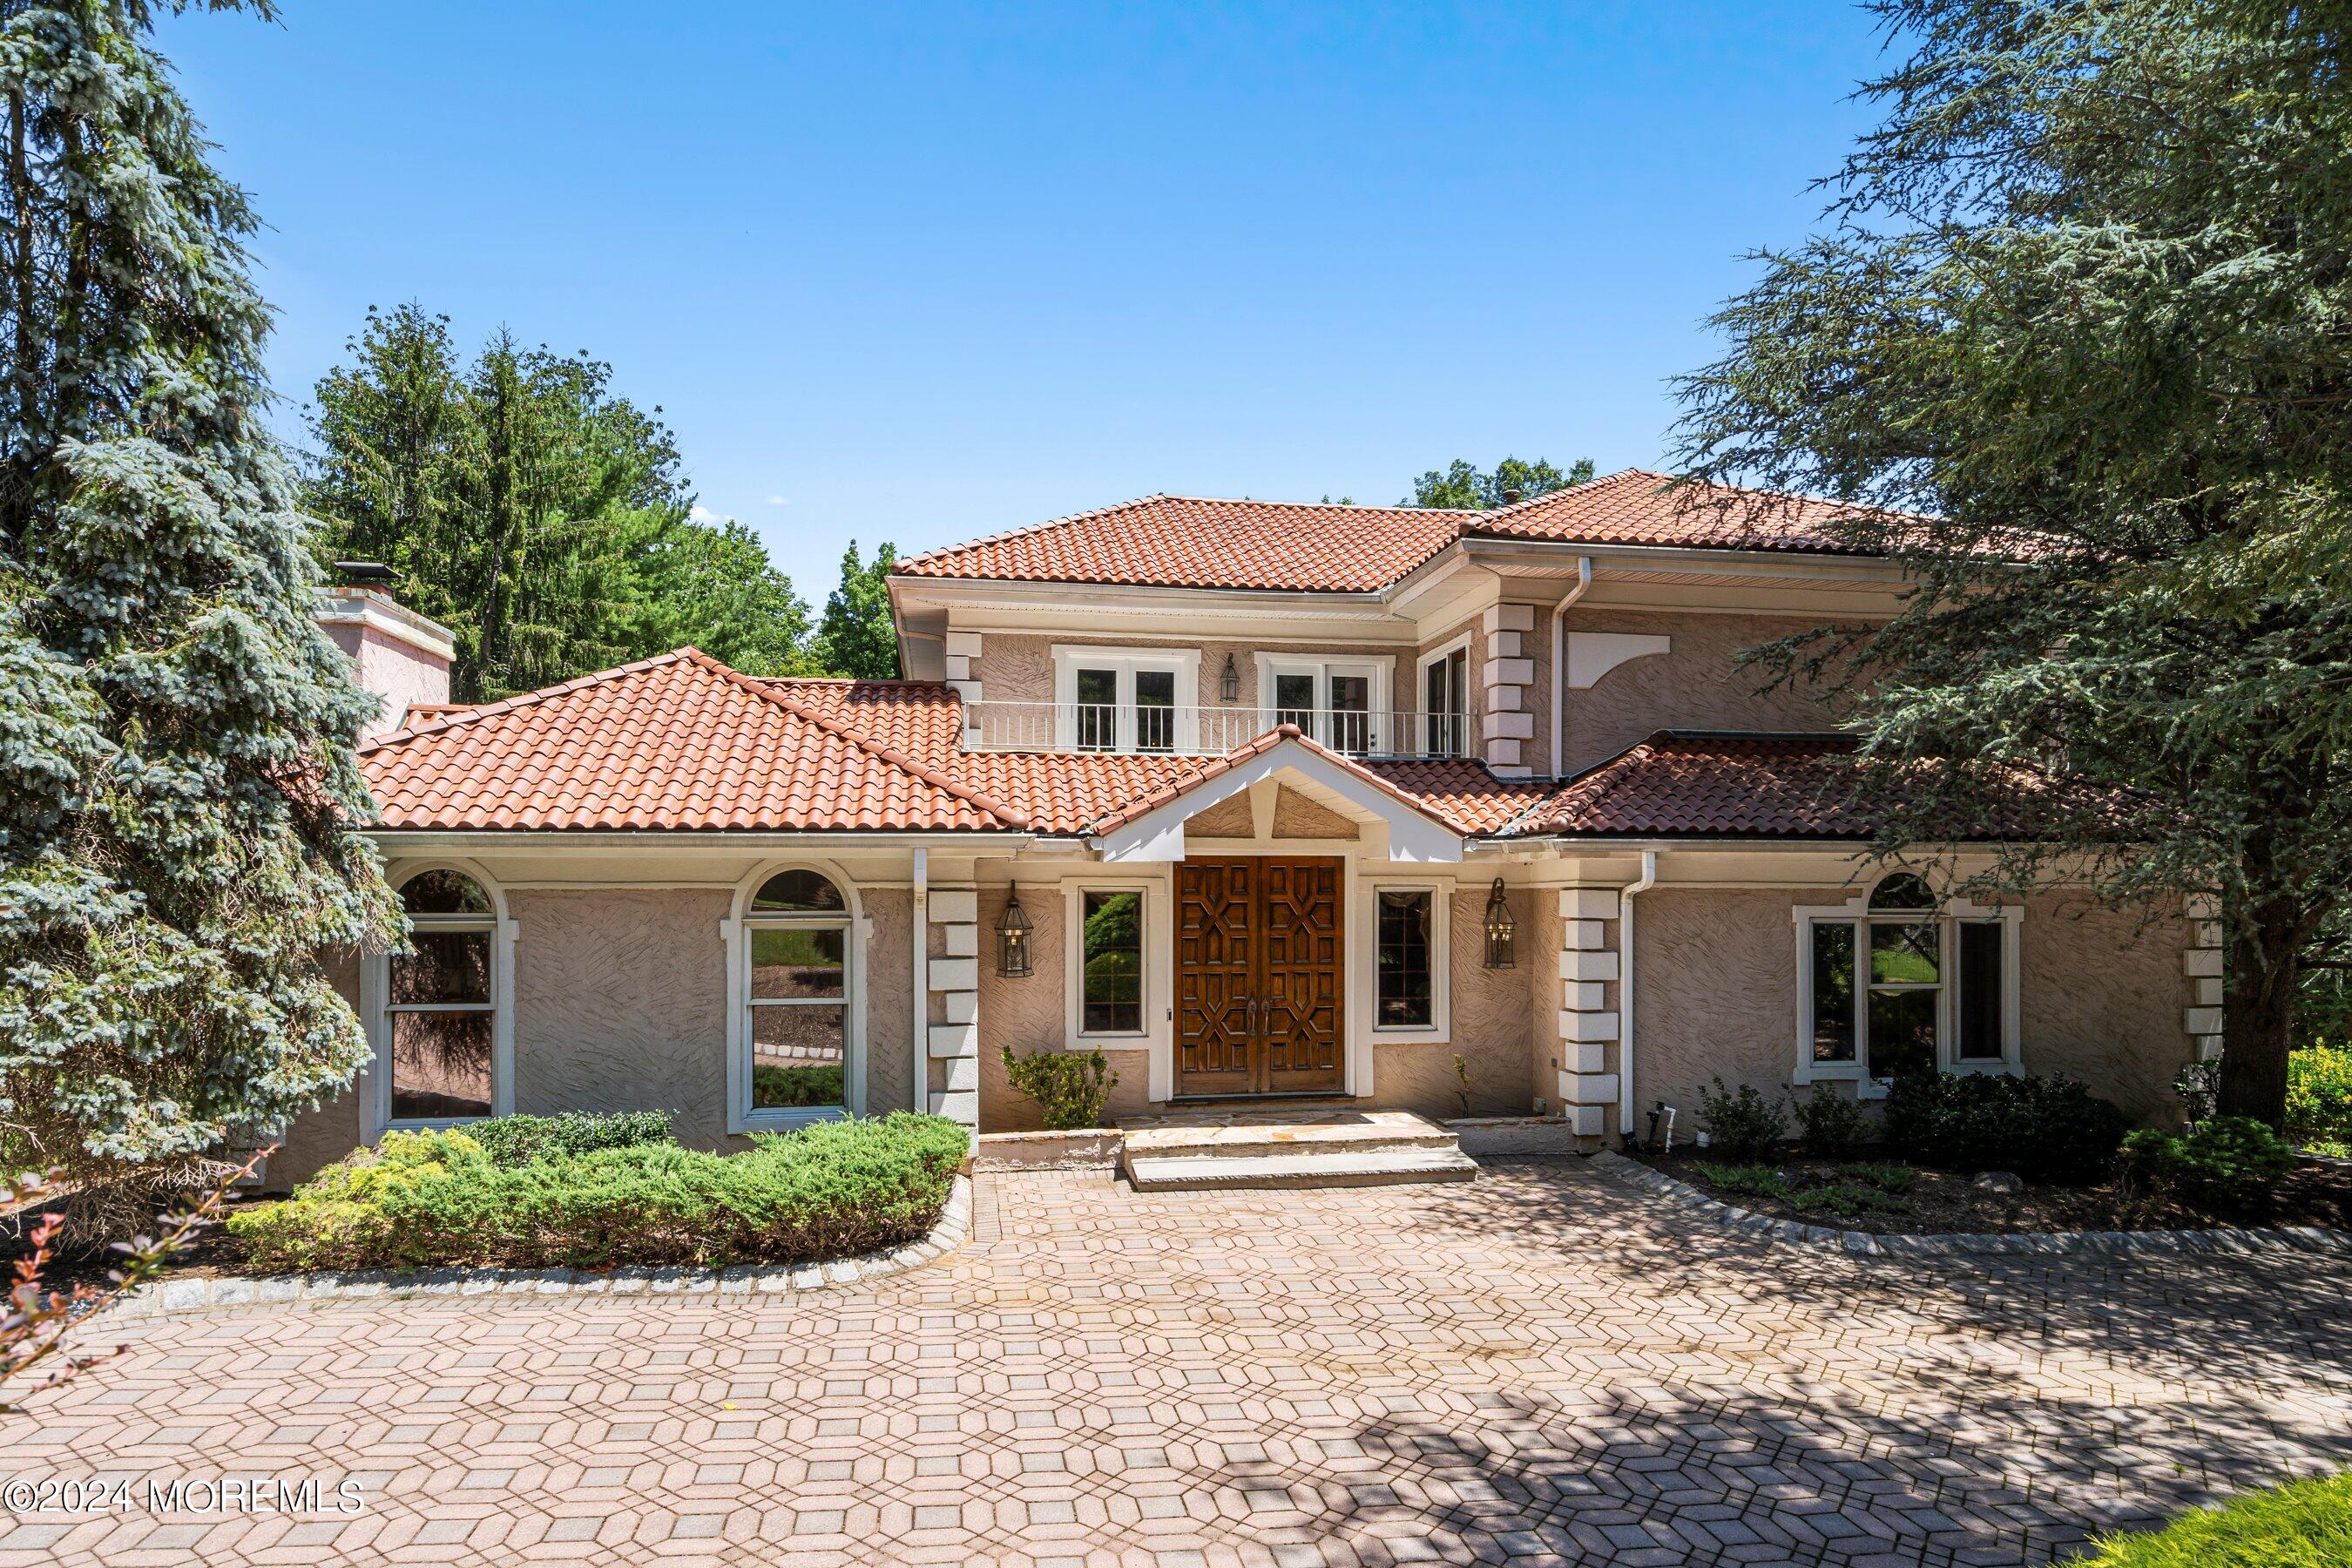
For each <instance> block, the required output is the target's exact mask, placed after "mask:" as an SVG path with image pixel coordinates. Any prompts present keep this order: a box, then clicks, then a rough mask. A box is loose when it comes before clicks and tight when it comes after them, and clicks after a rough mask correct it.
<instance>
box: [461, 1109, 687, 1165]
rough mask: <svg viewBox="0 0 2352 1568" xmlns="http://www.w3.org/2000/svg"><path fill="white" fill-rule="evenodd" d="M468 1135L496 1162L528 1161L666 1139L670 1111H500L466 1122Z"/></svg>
mask: <svg viewBox="0 0 2352 1568" xmlns="http://www.w3.org/2000/svg"><path fill="white" fill-rule="evenodd" d="M466 1136H467V1137H468V1138H470V1139H472V1140H473V1141H474V1142H477V1143H478V1144H480V1145H481V1148H482V1152H483V1153H485V1154H488V1156H489V1157H490V1163H492V1164H494V1165H528V1164H530V1163H531V1162H532V1161H533V1160H537V1159H541V1158H544V1157H545V1156H547V1155H550V1154H585V1153H587V1152H589V1151H590V1150H592V1149H625V1148H628V1147H630V1146H631V1145H633V1144H637V1143H667V1142H669V1141H670V1137H669V1112H668V1111H667V1110H614V1111H592V1110H567V1111H565V1112H563V1113H562V1115H560V1116H500V1117H497V1118H495V1119H493V1120H491V1121H469V1122H467V1124H466Z"/></svg>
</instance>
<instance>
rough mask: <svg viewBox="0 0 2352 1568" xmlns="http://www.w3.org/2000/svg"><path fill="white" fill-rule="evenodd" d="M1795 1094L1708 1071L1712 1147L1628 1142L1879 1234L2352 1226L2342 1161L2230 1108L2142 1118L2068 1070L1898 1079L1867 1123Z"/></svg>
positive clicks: (2351, 1196) (1768, 1208) (1651, 1160)
mask: <svg viewBox="0 0 2352 1568" xmlns="http://www.w3.org/2000/svg"><path fill="white" fill-rule="evenodd" d="M1789 1101H1790V1103H1787V1104H1785V1105H1784V1104H1783V1103H1781V1102H1779V1101H1775V1100H1769V1099H1768V1098H1766V1097H1765V1096H1764V1095H1762V1094H1761V1093H1759V1091H1757V1090H1756V1089H1750V1088H1741V1089H1736V1090H1735V1089H1729V1088H1727V1087H1726V1086H1725V1085H1724V1084H1723V1083H1722V1082H1721V1080H1719V1079H1718V1080H1717V1083H1716V1085H1715V1087H1714V1089H1713V1090H1712V1091H1711V1092H1705V1093H1702V1095H1701V1096H1700V1103H1699V1106H1698V1110H1699V1122H1700V1126H1701V1127H1702V1128H1703V1129H1704V1130H1705V1131H1706V1134H1707V1139H1708V1143H1707V1146H1706V1147H1705V1148H1700V1147H1697V1146H1696V1141H1695V1140H1694V1142H1685V1143H1682V1144H1679V1145H1677V1146H1675V1148H1673V1149H1672V1150H1664V1149H1659V1148H1650V1149H1636V1150H1633V1151H1629V1152H1632V1153H1633V1155H1634V1157H1635V1158H1637V1159H1640V1160H1642V1161H1643V1162H1644V1163H1648V1164H1649V1165H1650V1166H1652V1167H1653V1168H1654V1169H1656V1170H1658V1171H1660V1172H1661V1173H1664V1174H1667V1175H1670V1176H1673V1177H1675V1179H1677V1180H1679V1181H1682V1182H1684V1183H1685V1184H1688V1185H1689V1186H1691V1187H1692V1188H1694V1189H1696V1191H1698V1192H1701V1193H1704V1194H1706V1195H1707V1196H1709V1197H1712V1198H1714V1199H1716V1200H1717V1202H1719V1203H1723V1204H1727V1205H1731V1206H1733V1207H1736V1208H1742V1209H1747V1210H1748V1211H1750V1212H1752V1213H1755V1214H1759V1215H1768V1216H1770V1217H1772V1218H1775V1219H1785V1220H1795V1221H1799V1222H1801V1223H1803V1224H1807V1225H1812V1226H1824V1227H1830V1228H1834V1229H1840V1230H1855V1231H1865V1232H1870V1233H1873V1234H1876V1235H1881V1236H1897V1235H1955V1234H1957V1235H1969V1234H1977V1235H1984V1234H2049V1233H2053V1232H2065V1231H2131V1230H2194V1229H2204V1228H2209V1227H2216V1226H2231V1227H2263V1228H2266V1227H2289V1226H2320V1227H2324V1228H2326V1229H2331V1230H2352V1168H2347V1167H2346V1166H2344V1165H2341V1164H2338V1163H2332V1162H2326V1163H2314V1162H2309V1161H2298V1160H2297V1159H2296V1157H2295V1154H2294V1148H2293V1146H2292V1145H2290V1144H2289V1143H2287V1142H2285V1141H2284V1140H2282V1139H2280V1138H2279V1137H2278V1136H2277V1135H2276V1134H2274V1133H2273V1132H2272V1131H2269V1130H2268V1129H2267V1128H2265V1127H2263V1126H2262V1125H2261V1124H2259V1123H2255V1122H2250V1121H2242V1120H2239V1119H2234V1118H2228V1117H2210V1118H2208V1119H2207V1120H2205V1121H2201V1122H2200V1123H2198V1124H2197V1126H2196V1127H2195V1128H2194V1129H2193V1130H2192V1131H2189V1132H2187V1133H2185V1134H2174V1133H2168V1132H2165V1131H2158V1130H2156V1129H2152V1128H2143V1129H2137V1130H2135V1129H2132V1128H2130V1127H2129V1125H2128V1123H2127V1121H2126V1118H2125V1117H2124V1116H2123V1115H2122V1113H2121V1112H2119V1111H2118V1110H2116V1108H2115V1107H2114V1106H2112V1105H2109V1104H2108V1103H2106V1102H2105V1100H2098V1099H2096V1098H2095V1097H2094V1096H2092V1095H2090V1094H2089V1093H2088V1092H2087V1091H2085V1090H2084V1089H2083V1087H2082V1086H2081V1085H2080V1084H2077V1083H2074V1082H2071V1081H2069V1080H2067V1079H2060V1078H2046V1079H2034V1078H2014V1077H2005V1076H1996V1075H1986V1076H1979V1077H1956V1076H1951V1075H1933V1076H1921V1077H1917V1078H1906V1079H1896V1080H1895V1084H1894V1086H1893V1088H1892V1089H1891V1091H1890V1093H1889V1095H1888V1097H1887V1099H1886V1100H1885V1105H1884V1107H1883V1108H1882V1110H1881V1112H1880V1114H1879V1115H1878V1116H1877V1117H1876V1118H1875V1119H1872V1118H1869V1117H1866V1116H1865V1115H1864V1111H1863V1110H1862V1109H1861V1108H1860V1107H1859V1106H1858V1105H1857V1104H1856V1102H1855V1101H1854V1100H1853V1099H1852V1098H1850V1097H1848V1096H1844V1095H1841V1094H1839V1093H1838V1092H1837V1091H1836V1090H1834V1089H1830V1088H1828V1087H1827V1086H1819V1085H1817V1086H1815V1088H1814V1089H1813V1091H1812V1093H1811V1096H1810V1097H1807V1098H1803V1099H1799V1098H1797V1097H1795V1096H1793V1095H1791V1096H1790V1097H1789ZM1792 1135H1793V1136H1792Z"/></svg>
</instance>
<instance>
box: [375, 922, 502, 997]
mask: <svg viewBox="0 0 2352 1568" xmlns="http://www.w3.org/2000/svg"><path fill="white" fill-rule="evenodd" d="M408 940H409V941H410V942H413V943H415V947H416V951H415V952H413V953H394V955H393V959H392V999H393V1001H394V1002H395V1003H400V1002H487V1001H488V1000H489V999H490V933H489V932H488V931H413V932H411V933H410V934H409V939H408Z"/></svg>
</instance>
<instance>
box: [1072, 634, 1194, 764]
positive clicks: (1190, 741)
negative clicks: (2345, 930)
mask: <svg viewBox="0 0 2352 1568" xmlns="http://www.w3.org/2000/svg"><path fill="white" fill-rule="evenodd" d="M1081 669H1108V670H1110V671H1111V672H1112V673H1113V674H1114V675H1115V676H1116V677H1117V679H1118V697H1117V702H1118V711H1117V712H1116V713H1115V714H1114V715H1113V717H1112V724H1111V728H1112V741H1111V750H1112V751H1113V752H1134V751H1136V750H1137V749H1138V748H1137V745H1136V719H1135V711H1136V710H1135V676H1136V672H1137V671H1138V670H1146V669H1148V670H1155V671H1165V672H1167V673H1169V674H1171V675H1173V676H1174V677H1175V678H1176V708H1175V723H1176V741H1175V745H1174V748H1173V750H1174V751H1176V752H1197V751H1199V750H1200V749H1201V650H1200V649H1199V648H1196V647H1194V648H1182V647H1170V648H1136V647H1076V646H1073V645H1069V644H1065V643H1056V644H1055V646H1054V749H1055V750H1056V751H1063V752H1067V751H1075V750H1076V748H1077V743H1078V671H1080V670H1081Z"/></svg>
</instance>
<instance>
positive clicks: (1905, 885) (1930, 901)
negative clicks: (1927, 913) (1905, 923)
mask: <svg viewBox="0 0 2352 1568" xmlns="http://www.w3.org/2000/svg"><path fill="white" fill-rule="evenodd" d="M1870 907H1871V908H1872V909H1874V910H1932V909H1934V908H1935V907H1936V895H1935V892H1934V891H1933V890H1932V889H1930V888H1929V887H1928V886H1927V882H1926V880H1925V879H1922V878H1920V877H1917V876H1915V875H1913V874H1912V873H1911V872H1909V871H1897V872H1895V875H1893V876H1892V877H1889V878H1887V879H1885V881H1883V882H1881V883H1879V884H1878V886H1877V887H1876V888H1874V889H1872V891H1871V895H1870Z"/></svg>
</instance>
